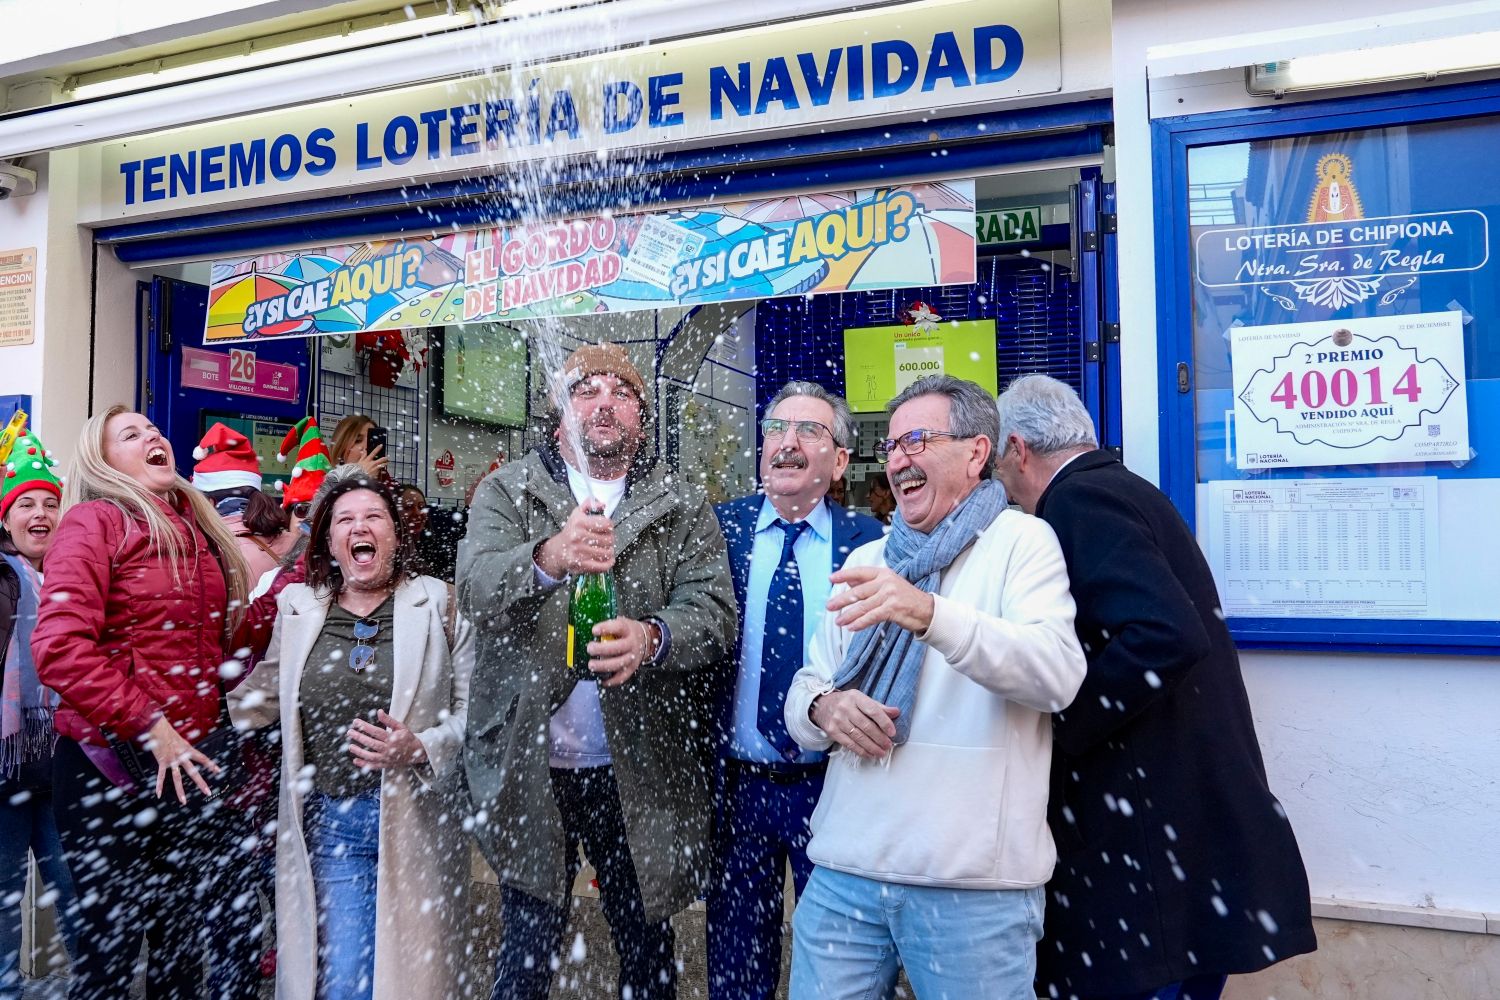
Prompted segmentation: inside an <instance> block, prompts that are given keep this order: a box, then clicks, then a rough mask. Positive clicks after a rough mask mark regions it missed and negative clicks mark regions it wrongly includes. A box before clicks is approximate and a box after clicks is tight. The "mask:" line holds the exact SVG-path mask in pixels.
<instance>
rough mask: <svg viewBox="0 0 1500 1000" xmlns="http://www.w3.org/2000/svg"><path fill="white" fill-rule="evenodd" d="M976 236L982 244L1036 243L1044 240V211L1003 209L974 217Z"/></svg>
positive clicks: (1037, 208) (1038, 209)
mask: <svg viewBox="0 0 1500 1000" xmlns="http://www.w3.org/2000/svg"><path fill="white" fill-rule="evenodd" d="M974 235H975V236H977V237H978V238H979V242H980V243H984V244H991V243H1035V242H1036V241H1037V240H1039V239H1041V238H1042V210H1041V208H1040V207H1039V206H1036V205H1033V206H1031V207H1030V208H1002V209H1000V210H999V211H996V212H978V213H975V215H974Z"/></svg>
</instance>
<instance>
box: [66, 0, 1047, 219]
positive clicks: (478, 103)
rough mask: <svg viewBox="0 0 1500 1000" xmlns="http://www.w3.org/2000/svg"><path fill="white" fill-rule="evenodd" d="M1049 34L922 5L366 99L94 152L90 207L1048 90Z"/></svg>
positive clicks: (417, 173) (991, 16)
mask: <svg viewBox="0 0 1500 1000" xmlns="http://www.w3.org/2000/svg"><path fill="white" fill-rule="evenodd" d="M1059 37H1060V36H1059V27H1058V0H1008V2H1007V3H1005V4H996V3H994V2H992V0H929V2H923V3H908V4H901V5H897V6H893V7H884V8H879V9H875V10H868V11H861V12H857V13H851V14H840V15H838V16H835V17H825V18H817V19H811V20H803V21H795V22H791V23H787V24H783V25H777V26H773V27H769V28H756V29H753V30H746V31H737V32H729V33H724V34H718V35H713V36H707V37H701V38H693V39H687V40H683V41H680V42H672V43H669V44H666V45H652V46H642V47H639V48H633V49H628V50H624V51H621V52H615V53H610V54H608V55H601V56H590V57H587V58H581V59H574V60H569V61H566V62H559V63H552V64H548V65H544V66H533V67H528V68H527V69H526V70H524V71H516V72H502V73H497V74H495V75H492V76H488V77H477V78H469V79H460V80H451V81H444V82H439V83H432V84H425V85H422V86H418V87H412V88H408V89H405V90H399V91H389V92H382V93H376V94H366V95H361V96H358V97H353V98H349V99H346V100H339V101H330V102H325V103H322V104H317V105H312V106H309V107H303V108H293V109H288V110H282V111H276V112H271V113H267V114H261V115H254V116H250V117H246V118H241V119H236V120H229V121H224V122H218V123H214V124H211V125H204V126H195V127H189V128H184V129H177V130H174V131H172V132H169V133H162V134H158V135H150V136H145V137H142V138H138V139H131V140H129V141H127V142H120V143H114V144H110V145H106V146H103V147H101V153H102V158H101V161H100V163H99V168H98V169H99V171H100V178H99V184H100V188H99V209H98V213H97V214H98V217H99V218H101V219H118V218H126V217H131V216H139V215H148V214H162V213H165V212H171V211H176V210H180V209H185V208H197V207H202V206H207V205H215V204H222V203H226V202H233V201H243V200H247V199H255V198H257V197H260V198H266V197H274V198H281V197H285V196H287V195H289V194H292V193H299V192H308V191H316V190H328V189H335V188H349V187H351V186H356V185H359V186H371V185H379V184H386V185H389V184H410V183H412V181H413V180H414V179H415V180H421V179H426V178H431V177H433V176H436V175H441V174H453V173H456V172H460V171H473V172H476V173H481V172H488V171H490V170H492V169H493V168H494V167H495V166H497V165H500V164H505V163H513V162H518V161H522V160H527V159H535V158H540V157H559V158H560V157H568V156H573V155H579V154H582V155H587V156H589V157H594V156H596V155H598V154H600V153H602V152H604V151H607V150H614V149H626V148H633V147H635V148H638V147H645V146H651V145H656V144H660V143H669V142H681V141H683V140H703V139H715V138H722V137H727V136H733V135H744V134H747V133H753V132H760V131H764V130H767V129H776V128H786V127H807V126H813V125H817V124H819V123H832V122H850V121H858V120H860V119H864V118H869V117H872V116H878V115H886V114H892V113H901V112H916V111H926V110H932V109H935V108H945V107H957V106H963V105H973V104H988V103H992V102H994V101H996V100H1004V99H1007V98H1013V97H1019V96H1022V95H1029V94H1042V93H1053V92H1056V91H1058V90H1060V89H1061V86H1062V68H1061V67H1062V60H1061V48H1060V41H1059ZM455 44H456V45H458V44H463V43H462V42H460V41H455ZM526 55H527V54H526V53H507V52H496V53H495V54H494V56H495V59H496V61H497V62H505V61H509V60H512V59H514V60H516V61H523V60H524V59H525V58H526ZM350 89H351V90H357V89H358V81H351V83H350ZM88 214H89V213H88V211H87V210H85V215H88Z"/></svg>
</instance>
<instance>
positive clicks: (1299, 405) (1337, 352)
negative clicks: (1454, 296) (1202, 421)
mask: <svg viewBox="0 0 1500 1000" xmlns="http://www.w3.org/2000/svg"><path fill="white" fill-rule="evenodd" d="M1230 349H1231V357H1232V359H1233V366H1234V397H1235V398H1234V430H1235V447H1234V454H1235V464H1236V465H1237V466H1238V467H1239V468H1241V469H1264V468H1271V467H1277V468H1289V467H1301V466H1314V465H1367V464H1374V463H1381V462H1443V461H1463V460H1467V459H1468V458H1469V405H1468V397H1467V394H1466V392H1465V389H1464V341H1463V314H1462V313H1459V312H1433V313H1420V314H1416V315H1410V316H1376V317H1371V318H1368V319H1342V320H1321V321H1319V322H1315V323H1282V324H1278V325H1275V326H1237V327H1235V328H1233V329H1232V330H1231V331H1230Z"/></svg>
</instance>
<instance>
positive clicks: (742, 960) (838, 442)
mask: <svg viewBox="0 0 1500 1000" xmlns="http://www.w3.org/2000/svg"><path fill="white" fill-rule="evenodd" d="M765 412H766V417H765V419H764V420H762V421H761V436H762V443H761V460H760V476H761V483H762V485H763V487H764V489H765V493H764V495H762V494H755V495H752V496H748V497H743V498H741V499H739V500H732V501H730V502H729V503H724V504H720V505H719V506H718V507H717V508H716V513H717V514H718V516H719V525H720V527H721V528H722V529H723V531H724V537H725V541H726V543H727V544H728V546H729V565H730V570H731V572H732V574H733V577H734V594H735V599H736V600H737V601H738V603H739V610H740V620H741V621H742V622H743V626H742V628H741V640H740V646H739V650H738V654H739V655H738V658H737V660H736V667H735V669H736V670H737V671H738V673H737V675H736V679H735V682H734V685H733V689H732V692H728V691H726V698H725V701H724V704H723V706H722V709H723V710H722V712H721V716H720V718H721V720H722V723H723V725H724V732H723V742H722V750H721V756H722V758H723V769H722V775H721V781H720V792H721V795H720V799H719V802H718V808H717V809H716V810H715V827H714V837H713V847H714V852H715V857H714V860H715V871H716V875H717V877H716V878H715V879H714V881H713V885H714V889H713V891H712V892H711V893H710V894H709V897H708V980H709V996H710V997H713V998H723V1000H750V998H755V1000H760V998H769V997H774V996H775V994H776V987H777V983H778V981H779V980H780V978H781V929H782V913H783V905H784V904H783V888H784V886H785V883H786V866H787V862H788V861H790V862H791V866H792V875H793V880H794V885H795V888H796V891H797V892H798V893H799V894H800V893H801V891H802V887H803V885H804V884H805V883H806V882H807V877H808V875H810V874H811V873H812V864H811V862H809V861H808V860H807V853H806V847H807V840H808V837H809V833H808V821H809V819H810V818H811V817H812V811H813V807H814V806H816V805H817V802H818V795H819V793H820V792H821V791H822V788H823V770H824V766H825V762H824V755H823V754H821V753H807V752H804V751H802V750H801V749H800V748H799V747H798V746H797V745H796V744H795V743H794V742H793V741H792V739H791V737H790V736H788V735H787V730H786V722H785V720H784V718H783V714H782V709H783V704H784V702H785V700H786V692H787V688H788V687H789V686H790V685H791V682H792V677H793V676H794V675H795V674H796V672H797V671H798V669H800V668H801V666H802V662H803V652H804V649H805V648H806V641H807V639H808V638H809V637H811V636H812V634H813V632H814V631H815V630H816V627H817V623H818V621H819V620H820V619H821V618H822V617H823V607H824V605H825V604H826V603H827V600H828V594H829V590H830V589H831V587H832V584H830V583H829V580H828V578H829V576H830V575H831V574H832V573H834V572H835V571H836V570H838V569H839V568H840V567H841V566H843V564H844V559H845V557H847V556H848V555H849V553H850V552H852V551H854V550H855V549H856V548H858V547H859V546H861V545H863V544H865V543H866V542H871V541H874V540H876V539H878V538H880V537H881V533H882V530H883V529H882V528H881V525H880V522H878V521H876V520H875V519H874V518H872V517H869V516H867V515H865V514H856V513H854V512H853V511H848V510H845V509H844V508H843V507H841V506H839V505H838V504H837V503H835V502H834V501H833V500H831V499H829V497H828V491H829V486H830V484H832V483H834V482H836V481H837V480H838V479H839V477H840V476H842V475H843V473H844V469H845V468H846V467H847V466H848V465H849V448H850V446H851V445H852V444H853V442H854V435H855V427H854V417H853V416H852V415H851V414H850V412H849V404H848V403H846V402H845V401H844V400H843V399H842V398H840V397H839V396H835V395H833V394H832V393H830V392H828V391H827V390H826V389H824V388H823V387H822V386H820V385H818V384H817V383H814V382H790V383H788V384H787V385H786V386H785V387H783V388H782V390H781V391H780V392H779V393H777V394H776V397H775V398H774V399H772V400H771V405H770V406H768V407H767V408H766V411H765ZM731 693H732V695H733V697H732V698H730V697H728V695H729V694H731Z"/></svg>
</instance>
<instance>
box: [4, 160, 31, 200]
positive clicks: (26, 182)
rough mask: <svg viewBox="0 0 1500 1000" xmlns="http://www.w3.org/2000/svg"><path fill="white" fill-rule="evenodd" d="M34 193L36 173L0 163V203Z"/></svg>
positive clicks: (12, 164)
mask: <svg viewBox="0 0 1500 1000" xmlns="http://www.w3.org/2000/svg"><path fill="white" fill-rule="evenodd" d="M35 193H36V171H35V170H27V169H26V168H25V167H20V166H17V165H16V164H14V163H5V162H3V161H0V201H4V200H5V199H7V198H24V197H26V196H27V195H28V194H35Z"/></svg>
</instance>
